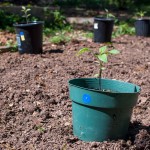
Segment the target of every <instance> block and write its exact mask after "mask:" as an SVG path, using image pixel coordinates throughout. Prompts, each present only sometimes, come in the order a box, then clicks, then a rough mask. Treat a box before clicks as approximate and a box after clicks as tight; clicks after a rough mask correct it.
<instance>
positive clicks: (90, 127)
mask: <svg viewBox="0 0 150 150" xmlns="http://www.w3.org/2000/svg"><path fill="white" fill-rule="evenodd" d="M98 80H99V79H96V78H79V79H72V80H70V81H69V94H70V99H71V100H72V117H73V134H74V135H75V136H77V137H78V138H79V139H81V140H83V141H104V140H108V139H109V140H117V139H120V138H121V139H123V138H125V137H126V134H127V131H128V126H129V122H130V118H131V115H132V109H133V107H134V105H135V104H136V102H137V99H138V95H139V92H140V87H139V86H137V85H135V84H131V83H127V82H122V81H118V80H110V79H101V87H102V89H105V90H109V91H111V92H103V91H100V90H98V89H99V81H98Z"/></svg>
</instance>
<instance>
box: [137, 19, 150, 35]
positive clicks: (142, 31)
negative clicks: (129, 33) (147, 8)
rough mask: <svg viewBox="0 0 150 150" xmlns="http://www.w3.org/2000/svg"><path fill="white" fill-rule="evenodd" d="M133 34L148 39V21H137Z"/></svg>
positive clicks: (149, 29)
mask: <svg viewBox="0 0 150 150" xmlns="http://www.w3.org/2000/svg"><path fill="white" fill-rule="evenodd" d="M135 32H136V35H137V36H144V37H150V19H137V20H136V21H135Z"/></svg>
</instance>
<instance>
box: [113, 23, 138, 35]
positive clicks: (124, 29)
mask: <svg viewBox="0 0 150 150" xmlns="http://www.w3.org/2000/svg"><path fill="white" fill-rule="evenodd" d="M125 34H129V35H134V34H135V28H134V27H131V26H129V24H128V23H126V22H121V23H120V24H119V25H118V26H117V27H116V29H115V31H114V32H113V35H112V36H113V37H118V36H120V35H125Z"/></svg>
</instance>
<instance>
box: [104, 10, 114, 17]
mask: <svg viewBox="0 0 150 150" xmlns="http://www.w3.org/2000/svg"><path fill="white" fill-rule="evenodd" d="M105 12H106V18H107V19H108V18H115V16H114V15H113V14H112V13H110V12H109V11H108V9H105Z"/></svg>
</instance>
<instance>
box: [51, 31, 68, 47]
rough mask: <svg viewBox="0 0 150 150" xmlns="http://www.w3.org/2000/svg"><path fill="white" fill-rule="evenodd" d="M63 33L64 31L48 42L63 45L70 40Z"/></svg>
mask: <svg viewBox="0 0 150 150" xmlns="http://www.w3.org/2000/svg"><path fill="white" fill-rule="evenodd" d="M65 33H66V32H65V31H63V32H61V33H57V35H55V36H53V37H51V38H50V42H52V43H54V44H61V43H63V44H64V43H66V42H68V41H70V38H69V37H68V36H66V34H65Z"/></svg>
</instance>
